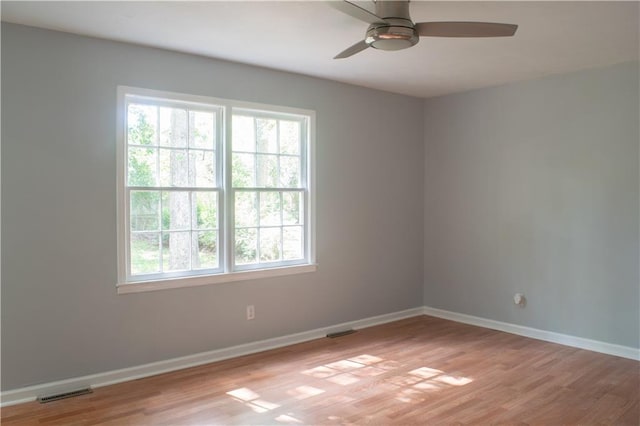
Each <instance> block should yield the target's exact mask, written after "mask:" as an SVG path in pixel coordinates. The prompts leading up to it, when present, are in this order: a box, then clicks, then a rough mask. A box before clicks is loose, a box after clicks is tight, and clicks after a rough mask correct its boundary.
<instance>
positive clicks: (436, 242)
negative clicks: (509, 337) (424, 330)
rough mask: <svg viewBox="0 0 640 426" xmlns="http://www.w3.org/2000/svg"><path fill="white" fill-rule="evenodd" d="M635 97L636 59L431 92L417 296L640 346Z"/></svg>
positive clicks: (444, 305) (495, 316) (449, 307)
mask: <svg viewBox="0 0 640 426" xmlns="http://www.w3.org/2000/svg"><path fill="white" fill-rule="evenodd" d="M638 103H639V99H638V65H637V63H630V64H621V65H617V66H613V67H609V68H604V69H595V70H589V71H583V72H578V73H573V74H567V75H561V76H553V77H548V78H545V79H541V80H537V81H530V82H525V83H518V84H512V85H507V86H502V87H497V88H490V89H484V90H478V91H474V92H469V93H466V94H460V95H453V96H446V97H441V98H435V99H430V100H427V101H425V141H426V142H425V143H426V148H425V158H426V166H425V191H426V192H425V286H424V302H425V305H427V306H432V307H436V308H441V309H446V310H450V311H455V312H460V313H465V314H470V315H476V316H480V317H484V318H490V319H494V320H499V321H505V322H508V323H514V324H521V325H525V326H530V327H535V328H538V329H542V330H550V331H554V332H559V333H566V334H570V335H574V336H580V337H585V338H590V339H595V340H600V341H605V342H610V343H616V344H621V345H626V346H631V347H638V346H639V341H638V340H639V329H638V327H639V324H640V318H639V308H638V305H639V286H640V284H639V277H638V261H639V252H638V246H639V243H638V239H639V236H638V231H639V230H638V221H639V219H640V215H639V211H638V210H639V200H638V197H639V176H638V170H639V167H638V146H639V135H638V121H639V111H638ZM518 291H519V292H524V293H525V294H526V296H527V299H528V303H527V305H526V307H525V308H524V309H521V308H518V307H516V306H515V305H514V304H513V300H512V296H513V294H514V293H515V292H518Z"/></svg>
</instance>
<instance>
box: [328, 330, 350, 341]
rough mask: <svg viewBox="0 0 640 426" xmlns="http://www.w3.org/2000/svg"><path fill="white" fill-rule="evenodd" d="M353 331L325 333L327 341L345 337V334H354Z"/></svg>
mask: <svg viewBox="0 0 640 426" xmlns="http://www.w3.org/2000/svg"><path fill="white" fill-rule="evenodd" d="M355 332H356V331H355V330H345V331H336V332H335V333H327V337H328V338H329V339H335V338H336V337H342V336H346V335H347V334H352V333H355Z"/></svg>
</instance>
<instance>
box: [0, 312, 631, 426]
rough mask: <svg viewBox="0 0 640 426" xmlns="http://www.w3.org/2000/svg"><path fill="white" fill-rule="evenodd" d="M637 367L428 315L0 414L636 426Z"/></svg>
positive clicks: (37, 419)
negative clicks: (626, 425)
mask: <svg viewBox="0 0 640 426" xmlns="http://www.w3.org/2000/svg"><path fill="white" fill-rule="evenodd" d="M639 393H640V363H638V362H637V361H632V360H629V359H624V358H618V357H614V356H609V355H603V354H599V353H595V352H589V351H585V350H580V349H575V348H570V347H566V346H561V345H556V344H553V343H546V342H542V341H539V340H533V339H528V338H525V337H520V336H515V335H512V334H507V333H502V332H498V331H493V330H488V329H484V328H479V327H473V326H469V325H464V324H460V323H455V322H451V321H446V320H442V319H438V318H432V317H428V316H421V317H415V318H410V319H406V320H402V321H398V322H394V323H390V324H385V325H382V326H377V327H371V328H368V329H364V330H360V331H358V332H357V333H355V334H351V335H348V336H343V337H339V338H336V339H320V340H315V341H311V342H307V343H302V344H298V345H293V346H289V347H286V348H281V349H276V350H272V351H268V352H263V353H260V354H254V355H249V356H244V357H241V358H236V359H232V360H227V361H222V362H218V363H213V364H208V365H204V366H200V367H194V368H189V369H186V370H181V371H177V372H173V373H167V374H162V375H158V376H154V377H149V378H145V379H140V380H135V381H131V382H127V383H121V384H118V385H113V386H108V387H103V388H98V389H95V391H94V393H93V394H89V395H83V396H78V397H74V398H70V399H65V400H60V401H55V402H50V403H47V404H39V403H35V402H34V403H28V404H22V405H17V406H12V407H6V408H4V409H2V414H1V419H2V424H3V425H7V426H8V425H17V424H64V425H69V424H82V425H95V424H110V425H126V424H130V425H146V424H153V425H156V424H158V425H163V424H170V425H191V424H220V425H232V424H280V425H286V424H293V425H295V424H313V425H319V424H378V425H386V424H402V425H406V424H419V425H430V424H434V425H439V424H452V423H455V424H474V425H475V424H520V425H522V424H532V425H533V424H539V425H559V424H581V425H583V424H615V425H624V424H628V425H638V424H639V423H640V410H639V399H640V395H639Z"/></svg>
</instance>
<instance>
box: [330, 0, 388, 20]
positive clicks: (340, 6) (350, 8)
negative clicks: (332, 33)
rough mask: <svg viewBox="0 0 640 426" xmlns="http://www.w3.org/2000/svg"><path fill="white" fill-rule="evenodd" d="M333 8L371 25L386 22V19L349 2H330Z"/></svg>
mask: <svg viewBox="0 0 640 426" xmlns="http://www.w3.org/2000/svg"><path fill="white" fill-rule="evenodd" d="M328 3H329V5H330V6H331V7H333V8H334V9H337V10H339V11H340V12H342V13H346V14H347V15H349V16H353V17H354V18H356V19H360V20H361V21H364V22H368V23H369V24H375V23H377V22H386V21H385V20H384V19H382V18H381V17H379V16H378V15H376V14H374V13H371V12H369V11H368V10H367V9H364V8H362V7H360V6H358V5H356V4H354V3H351V2H348V1H346V0H345V1H342V0H340V1H329V2H328Z"/></svg>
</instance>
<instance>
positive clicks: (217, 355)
mask: <svg viewBox="0 0 640 426" xmlns="http://www.w3.org/2000/svg"><path fill="white" fill-rule="evenodd" d="M423 311H424V309H423V308H422V307H419V308H413V309H407V310H404V311H399V312H393V313H390V314H385V315H378V316H375V317H370V318H365V319H361V320H356V321H349V322H345V323H341V324H336V325H332V326H329V327H323V328H318V329H315V330H311V331H304V332H302V333H296V334H290V335H287V336H281V337H275V338H272V339H266V340H260V341H257V342H251V343H246V344H243V345H238V346H232V347H229V348H223V349H216V350H213V351H209V352H202V353H198V354H194V355H187V356H183V357H179V358H173V359H168V360H165V361H158V362H152V363H150V364H144V365H138V366H135V367H129V368H123V369H120V370H113V371H107V372H104V373H97V374H92V375H89V376H82V377H74V378H71V379H66V380H59V381H55V382H50V383H43V384H38V385H34V386H28V387H24V388H20V389H14V390H9V391H5V392H2V393H0V401H1V402H0V407H6V406H9V405H14V404H20V403H23V402H30V401H35V400H36V398H37V397H38V396H42V395H53V394H57V393H61V392H67V391H71V390H76V389H83V388H87V387H92V388H98V387H102V386H108V385H113V384H116V383H121V382H126V381H129V380H135V379H140V378H142V377H149V376H154V375H156V374H161V373H167V372H170V371H175V370H181V369H183V368H189V367H195V366H197V365H203V364H208V363H211V362H216V361H222V360H225V359H229V358H235V357H238V356H242V355H248V354H253V353H257V352H262V351H266V350H269V349H275V348H280V347H283V346H289V345H293V344H295V343H302V342H306V341H309V340H314V339H319V338H322V337H325V336H326V335H327V333H330V332H335V331H341V330H342V331H344V330H348V329H354V330H357V329H361V328H366V327H371V326H374V325H379V324H384V323H388V322H392V321H397V320H400V319H404V318H410V317H415V316H419V315H423V314H424V312H423Z"/></svg>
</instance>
